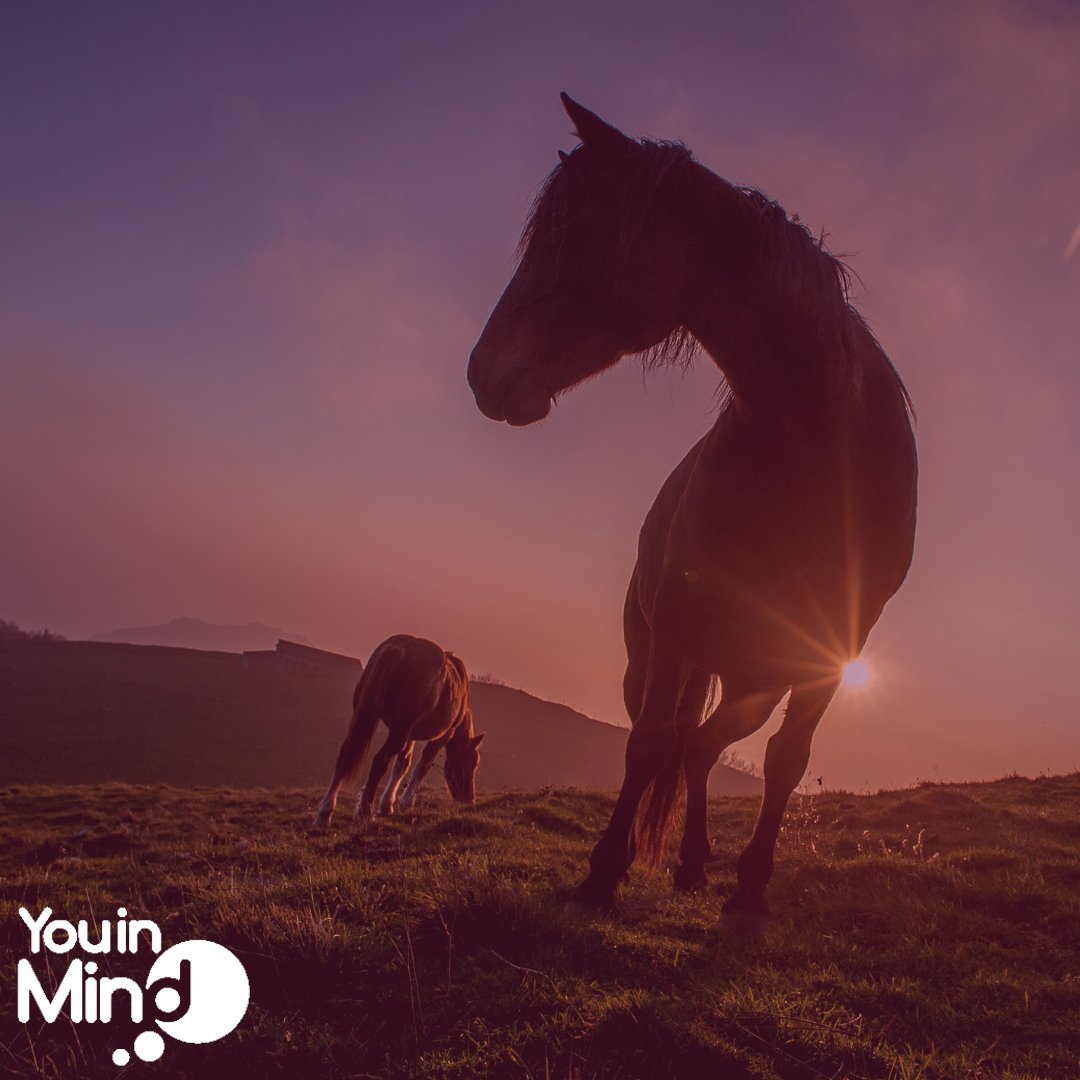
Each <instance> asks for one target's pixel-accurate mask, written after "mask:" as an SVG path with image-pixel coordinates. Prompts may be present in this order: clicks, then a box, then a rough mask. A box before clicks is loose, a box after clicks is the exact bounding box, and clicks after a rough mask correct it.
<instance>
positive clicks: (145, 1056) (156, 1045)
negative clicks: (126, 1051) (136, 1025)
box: [135, 1031, 165, 1061]
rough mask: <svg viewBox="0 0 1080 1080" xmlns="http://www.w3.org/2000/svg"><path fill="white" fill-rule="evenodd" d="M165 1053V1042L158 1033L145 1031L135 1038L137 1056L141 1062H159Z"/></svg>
mask: <svg viewBox="0 0 1080 1080" xmlns="http://www.w3.org/2000/svg"><path fill="white" fill-rule="evenodd" d="M164 1053H165V1040H164V1039H163V1038H162V1037H161V1036H160V1035H159V1034H158V1033H157V1032H156V1031H144V1032H143V1033H142V1034H141V1035H137V1036H136V1037H135V1056H136V1057H137V1058H138V1059H139V1060H140V1061H157V1059H158V1058H159V1057H161V1055H162V1054H164Z"/></svg>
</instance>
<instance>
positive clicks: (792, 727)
mask: <svg viewBox="0 0 1080 1080" xmlns="http://www.w3.org/2000/svg"><path fill="white" fill-rule="evenodd" d="M563 104H564V106H565V108H566V111H567V113H568V114H569V116H570V118H571V120H572V121H573V122H574V125H575V127H576V129H577V134H578V136H579V138H580V139H581V145H580V146H578V147H577V148H576V149H575V150H574V152H573V153H572V154H569V155H566V154H562V153H560V158H561V161H560V163H559V164H558V165H557V166H556V167H555V169H554V170H553V172H552V173H551V174H550V176H549V177H548V179H547V181H546V182H545V184H544V185H543V187H542V188H541V190H540V192H539V194H538V195H537V198H536V201H535V203H534V206H533V210H532V213H531V215H530V217H529V220H528V223H527V224H526V226H525V231H524V233H523V236H522V241H521V248H520V252H521V258H520V263H519V265H518V268H517V271H516V272H515V274H514V276H513V278H512V280H511V281H510V284H509V285H508V286H507V287H506V291H505V292H504V293H503V295H502V298H501V299H500V300H499V303H498V305H497V306H496V308H495V310H494V311H493V312H492V314H491V317H490V318H489V319H488V322H487V326H486V327H485V328H484V332H483V334H482V336H481V338H480V340H479V342H478V343H477V345H476V348H475V349H474V350H473V353H472V358H471V360H470V363H469V385H470V386H471V387H472V389H473V392H474V394H475V395H476V402H477V405H478V406H479V408H480V410H481V411H482V412H483V413H484V414H485V415H486V416H488V417H490V418H491V419H493V420H505V421H507V422H508V423H510V424H513V425H524V424H531V423H534V422H535V421H537V420H540V419H542V418H544V417H545V416H547V414H548V412H549V411H550V409H551V405H552V401H553V400H554V398H555V397H557V396H558V395H559V394H560V393H562V392H563V391H565V390H567V389H569V388H570V387H572V386H575V385H576V384H578V383H580V382H581V381H582V380H583V379H586V378H589V377H590V376H592V375H595V374H597V373H598V372H600V371H603V370H604V369H605V368H607V367H609V366H611V365H612V364H614V363H615V362H616V361H617V360H619V359H620V358H621V357H623V356H626V355H628V354H631V353H642V352H644V353H646V354H647V356H646V360H647V362H651V363H653V364H658V363H671V362H676V361H679V360H682V361H684V362H685V361H687V360H688V359H689V357H690V356H691V355H692V353H693V350H694V349H695V348H696V345H697V343H700V344H701V345H702V346H704V348H705V350H706V351H707V352H708V353H709V355H710V356H711V357H712V358H713V359H714V360H715V362H716V363H717V365H718V366H719V367H720V369H721V370H722V372H723V375H724V378H725V382H726V397H725V401H724V404H723V407H722V409H721V411H720V415H719V417H718V418H717V420H716V423H715V424H714V425H713V427H712V429H711V430H710V431H709V432H708V434H706V435H705V436H704V438H702V439H701V440H700V441H699V442H698V443H697V445H696V446H694V447H693V448H692V449H691V450H690V452H689V453H688V454H687V456H686V457H685V458H684V459H683V461H682V463H681V464H680V465H679V466H678V467H677V468H676V469H675V471H674V472H673V473H672V474H671V476H670V477H668V479H667V481H666V482H665V484H664V485H663V487H662V488H661V490H660V494H659V495H658V496H657V498H656V501H655V503H654V504H653V507H652V509H651V510H650V511H649V514H648V516H647V517H646V519H645V525H644V527H643V528H642V531H641V538H640V542H639V547H638V558H637V565H636V567H635V569H634V573H633V576H632V578H631V580H630V588H629V592H628V595H627V597H626V605H625V614H624V633H625V638H626V649H627V655H628V663H627V668H626V676H625V680H624V697H625V702H626V708H627V712H628V713H629V714H630V719H631V720H632V722H633V728H632V730H631V733H630V736H629V739H628V742H627V748H626V774H625V779H624V781H623V786H622V791H621V792H620V794H619V798H618V801H617V803H616V806H615V810H614V813H613V814H612V818H611V822H610V824H609V825H608V827H607V830H606V831H605V833H604V835H603V837H602V838H601V839H600V841H599V843H598V844H597V845H596V848H595V850H594V851H593V854H592V858H591V869H590V872H589V875H588V877H587V878H586V880H585V881H584V882H583V883H582V885H581V886H580V887H579V888H578V889H577V891H576V893H575V894H574V895H575V901H576V903H578V904H580V905H583V906H586V907H590V908H595V909H601V910H603V909H609V908H611V907H612V906H613V905H614V897H615V888H616V885H617V883H618V882H619V880H620V879H621V878H622V877H623V875H624V874H625V872H626V870H627V868H628V867H629V865H630V863H631V862H632V861H633V859H634V857H635V854H638V853H640V854H641V855H643V856H645V857H646V858H647V859H649V860H650V861H652V862H653V863H655V862H656V860H657V859H658V858H659V857H660V855H661V854H662V851H663V843H664V837H665V831H666V829H667V827H668V823H669V821H670V818H671V816H672V814H673V812H674V811H675V809H676V807H677V804H678V802H679V800H680V798H681V794H682V784H683V780H684V779H685V784H686V795H687V806H686V829H685V835H684V837H683V841H682V847H681V852H680V854H681V865H680V866H679V868H678V870H677V872H676V874H675V883H676V885H677V886H678V887H680V888H683V889H695V888H698V887H701V886H702V885H703V884H704V883H705V871H704V867H705V861H706V859H707V857H708V855H709V853H710V852H709V840H708V834H707V821H706V784H707V781H708V776H709V772H710V771H711V769H712V767H713V765H714V764H715V763H716V760H717V758H718V756H719V755H720V753H721V752H722V751H723V749H724V748H725V747H727V746H728V745H729V744H730V743H732V742H734V741H735V740H737V739H741V738H743V737H744V736H746V735H749V734H750V733H751V732H753V731H756V730H757V729H758V728H759V727H761V725H762V724H764V723H765V721H766V720H767V719H768V717H769V715H770V714H771V712H772V710H773V709H774V708H775V706H776V705H777V704H778V703H779V702H780V700H781V699H782V698H783V696H784V695H785V693H787V692H788V691H789V690H790V692H791V697H790V700H789V702H788V706H787V711H786V714H785V716H784V720H783V723H782V725H781V726H780V729H779V731H778V732H777V733H776V734H775V735H774V736H773V737H772V738H771V739H770V740H769V744H768V749H767V751H766V755H765V791H764V798H763V800H762V804H761V812H760V815H759V817H758V821H757V825H756V827H755V829H754V834H753V837H752V838H751V840H750V842H749V844H748V846H747V847H746V848H745V850H744V851H743V852H742V855H741V856H740V858H739V861H738V885H737V887H736V889H735V891H734V893H733V895H732V896H731V897H730V898H729V900H728V901H727V904H726V905H725V911H726V912H729V913H742V914H743V915H744V916H745V917H748V918H749V919H750V921H754V920H755V919H756V918H757V917H764V916H765V915H766V913H767V907H766V904H765V888H766V885H767V883H768V881H769V878H770V877H771V876H772V869H773V851H774V848H775V845H776V838H777V835H778V832H779V828H780V822H781V818H782V816H783V813H784V809H785V807H786V805H787V801H788V799H789V797H790V795H791V792H792V791H793V790H794V788H795V786H796V784H798V782H799V780H800V778H801V777H802V775H803V773H804V771H805V769H806V765H807V761H808V760H809V754H810V740H811V737H812V736H813V733H814V729H815V728H816V726H817V723H818V721H819V720H820V719H821V716H822V714H823V713H824V712H825V709H826V706H827V705H828V704H829V701H830V699H831V698H832V696H833V694H834V693H835V691H836V688H837V685H838V683H839V681H840V677H841V673H842V670H843V668H844V665H845V664H846V663H847V662H848V661H849V660H850V659H851V658H853V657H855V656H856V655H858V653H859V651H860V650H861V649H862V647H863V644H864V642H865V641H866V637H867V634H868V633H869V632H870V629H871V627H872V626H873V625H874V623H875V622H876V621H877V618H878V616H879V615H880V614H881V610H882V608H883V607H884V605H885V603H886V601H887V600H888V599H889V597H891V596H892V595H893V593H895V592H896V590H897V589H898V588H899V586H900V583H901V582H902V581H903V580H904V577H905V575H906V574H907V570H908V566H909V565H910V562H911V556H912V548H913V543H914V533H915V489H916V455H915V440H914V436H913V434H912V429H911V422H910V417H909V411H910V404H911V403H910V399H909V398H908V395H907V392H906V390H905V389H904V386H903V384H902V382H901V380H900V378H899V376H898V375H897V373H896V371H895V369H894V368H893V366H892V364H891V363H890V362H889V360H888V358H887V357H886V355H885V353H884V352H883V351H882V349H881V347H880V345H879V344H878V342H877V341H876V340H875V338H874V336H873V335H872V334H871V332H870V330H869V329H868V328H867V326H866V324H865V323H864V322H863V320H862V318H861V317H860V316H859V314H858V313H857V312H856V311H854V310H853V309H852V307H851V306H850V305H849V303H848V299H847V272H846V270H845V268H844V266H843V265H842V264H841V263H840V262H839V261H838V260H837V259H835V258H833V257H832V256H831V255H830V254H828V252H827V251H825V249H824V248H823V246H822V245H821V244H820V243H819V242H818V241H816V240H815V239H814V238H813V237H812V236H811V235H810V234H809V232H808V231H807V230H806V229H805V228H804V227H803V226H801V225H800V224H799V223H798V221H797V219H796V220H791V219H789V218H788V216H787V214H786V213H785V212H784V211H783V210H782V209H781V208H780V207H779V206H778V205H777V204H776V203H774V202H772V201H770V200H769V199H767V198H766V197H765V196H764V195H762V194H761V193H760V192H757V191H754V190H752V189H748V188H741V187H737V186H734V185H732V184H730V183H728V182H727V181H726V180H723V179H721V178H720V177H718V176H716V175H715V174H713V173H711V172H709V171H708V170H707V169H705V168H704V167H703V166H702V165H700V164H698V163H697V162H696V161H694V159H693V157H692V156H691V154H690V152H689V151H688V150H687V149H686V148H685V147H683V146H681V145H679V144H673V143H664V142H653V141H649V140H643V139H642V140H639V139H631V138H628V137H627V136H625V135H623V134H622V133H621V132H620V131H618V130H616V129H615V128H614V127H612V126H611V125H609V124H607V123H605V122H604V121H603V120H601V119H600V118H599V117H597V116H595V115H594V114H593V113H591V112H589V111H588V110H587V109H584V108H582V107H581V106H580V105H578V104H576V103H575V102H573V101H571V100H570V99H569V98H568V97H566V95H563ZM714 676H719V679H720V682H721V685H722V688H723V696H722V699H721V700H720V704H719V706H718V707H717V708H716V709H715V710H714V711H713V712H712V713H711V714H710V715H709V716H708V718H707V719H705V721H704V722H703V723H702V716H703V714H704V712H705V711H706V710H707V709H708V708H709V705H710V700H711V692H712V689H713V685H714Z"/></svg>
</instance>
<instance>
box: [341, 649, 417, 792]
mask: <svg viewBox="0 0 1080 1080" xmlns="http://www.w3.org/2000/svg"><path fill="white" fill-rule="evenodd" d="M404 655H405V650H404V649H402V648H401V646H400V645H380V646H379V648H377V649H376V650H375V652H374V653H373V654H372V656H371V659H370V660H369V661H368V666H367V667H366V668H364V673H363V674H362V675H361V676H360V681H359V682H358V683H357V684H356V689H355V690H354V691H353V706H352V722H351V723H350V724H349V731H348V733H347V734H346V736H345V741H344V742H343V743H342V744H341V749H340V750H339V751H338V757H337V765H336V767H335V769H334V773H335V775H337V776H339V777H341V778H342V779H343V780H349V779H351V778H352V777H353V776H355V775H356V773H357V772H358V771H359V769H360V766H361V765H362V764H363V762H364V758H365V757H366V756H367V752H368V748H369V747H370V746H371V740H372V738H373V737H374V735H375V729H376V728H377V727H378V726H379V720H380V718H381V716H382V711H383V706H384V700H385V691H386V676H387V673H388V671H389V670H391V669H392V668H393V667H394V665H395V664H397V663H398V661H399V660H401V658H402V657H403V656H404Z"/></svg>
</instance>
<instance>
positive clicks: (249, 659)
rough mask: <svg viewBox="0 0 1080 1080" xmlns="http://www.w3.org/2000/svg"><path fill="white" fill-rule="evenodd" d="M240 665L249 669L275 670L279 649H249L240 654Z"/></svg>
mask: <svg viewBox="0 0 1080 1080" xmlns="http://www.w3.org/2000/svg"><path fill="white" fill-rule="evenodd" d="M240 666H241V667H242V668H247V669H248V670H249V671H274V670H275V669H276V668H277V650H276V649H248V651H247V652H243V653H241V654H240Z"/></svg>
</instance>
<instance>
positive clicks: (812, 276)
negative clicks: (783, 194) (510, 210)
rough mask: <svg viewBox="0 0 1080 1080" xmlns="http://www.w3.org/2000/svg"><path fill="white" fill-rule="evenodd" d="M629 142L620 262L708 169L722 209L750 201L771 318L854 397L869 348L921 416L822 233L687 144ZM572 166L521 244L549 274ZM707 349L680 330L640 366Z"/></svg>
mask: <svg viewBox="0 0 1080 1080" xmlns="http://www.w3.org/2000/svg"><path fill="white" fill-rule="evenodd" d="M627 142H628V143H629V148H628V150H627V153H628V154H636V155H639V161H638V163H637V164H638V165H639V167H638V168H635V169H634V170H633V176H634V178H635V179H634V187H633V190H632V191H631V192H630V197H629V199H628V200H627V201H626V203H625V205H624V208H623V215H622V220H621V222H620V225H619V237H618V253H619V255H620V256H621V257H625V255H626V254H627V252H629V251H630V249H631V248H632V247H633V245H634V242H635V240H636V239H637V238H638V237H639V235H640V232H641V229H642V223H643V222H645V221H646V220H648V213H649V211H650V209H651V208H652V207H653V206H655V205H656V203H657V202H658V201H659V200H660V199H662V198H665V197H678V196H677V195H675V194H674V189H676V188H677V186H678V185H680V184H685V183H686V181H687V180H688V179H689V178H690V174H691V172H692V171H695V170H700V172H701V174H703V175H704V176H705V177H707V179H708V183H709V186H710V188H711V189H712V191H714V192H715V194H716V196H717V203H726V204H727V205H730V195H731V194H732V193H735V194H736V195H737V196H740V197H741V199H742V200H743V202H744V208H745V211H746V212H747V213H748V214H749V215H750V218H751V220H752V222H753V224H754V231H755V232H756V235H757V238H758V243H757V250H756V252H755V253H754V257H753V263H752V266H751V267H750V268H749V274H750V276H751V279H752V281H753V283H754V284H753V288H754V291H755V292H760V294H761V295H762V296H767V297H768V298H769V299H768V303H769V304H770V314H771V315H772V316H775V317H778V321H779V322H780V323H781V325H784V326H786V327H788V328H790V329H791V330H792V331H794V332H795V333H794V338H793V339H794V340H798V341H800V342H801V343H802V345H803V346H805V347H808V348H810V349H812V350H813V351H814V352H815V353H816V354H818V355H820V356H823V357H829V358H831V359H832V361H833V364H834V370H835V365H839V370H838V371H837V374H838V375H840V378H841V381H842V384H843V385H845V386H846V387H847V389H848V390H849V391H850V392H852V393H856V394H857V393H858V385H859V381H860V380H859V372H858V367H857V366H856V364H855V363H854V360H855V357H856V356H857V355H858V354H859V353H860V352H861V351H862V350H864V349H866V348H867V347H869V348H871V349H874V350H876V351H877V352H879V353H880V354H881V356H882V357H883V358H884V359H885V361H886V363H887V364H888V367H889V369H890V371H891V372H892V376H893V378H894V379H895V380H896V389H897V392H898V393H899V395H900V397H901V398H902V400H903V402H904V407H905V409H906V410H907V411H908V413H909V414H910V415H911V416H912V417H914V407H913V405H912V401H911V397H910V395H909V394H908V391H907V388H906V387H905V386H904V384H903V381H902V380H901V378H900V375H899V373H898V372H897V371H896V369H895V368H894V367H893V365H892V362H891V361H890V360H889V359H888V357H887V355H886V354H885V351H884V349H882V347H881V345H880V344H879V342H878V340H877V338H876V337H875V336H874V334H873V332H872V331H871V330H870V328H869V326H868V325H867V324H866V321H865V319H864V318H863V316H862V314H861V313H860V312H859V311H858V310H857V309H856V308H855V307H854V306H853V304H852V302H851V295H850V293H851V282H852V279H856V280H857V275H856V274H855V273H854V271H852V270H851V268H850V267H848V266H847V265H846V264H845V263H844V261H843V260H842V259H840V258H838V257H837V256H836V255H834V254H833V253H832V252H831V251H829V249H828V248H827V247H826V245H825V235H824V234H822V235H820V236H815V235H814V233H812V232H811V231H810V229H809V228H807V226H806V225H805V224H804V223H803V222H802V221H801V220H800V219H799V216H798V214H791V215H789V214H788V212H787V211H786V210H785V209H784V208H783V207H782V206H781V205H780V204H779V203H778V202H776V201H775V200H774V199H770V198H769V197H768V196H767V195H765V194H764V193H763V192H761V191H759V190H758V189H757V188H753V187H745V186H740V185H735V184H731V183H729V182H728V181H727V180H724V179H723V178H722V177H720V176H717V175H716V174H715V173H712V172H710V171H708V170H706V169H705V168H704V167H703V166H701V165H700V164H699V163H698V162H696V161H695V159H694V156H693V154H692V153H691V151H690V149H689V148H688V147H687V146H685V145H684V144H683V143H681V142H667V141H661V140H656V139H644V138H643V139H628V140H627ZM568 161H569V157H565V158H563V159H562V160H560V162H559V163H558V164H557V165H556V166H555V168H554V169H552V170H551V172H550V173H549V174H548V175H547V177H546V178H545V179H544V181H543V182H542V184H541V185H540V187H539V189H538V190H537V193H536V196H535V197H534V199H533V202H532V205H531V207H530V210H529V215H528V217H527V219H526V221H525V226H524V228H523V229H522V233H521V238H520V240H519V241H518V247H517V253H516V255H517V260H518V261H519V262H520V260H521V259H522V257H523V256H524V254H525V251H526V250H527V249H528V248H529V246H530V245H531V244H533V243H536V244H540V245H542V246H543V247H544V248H545V249H546V252H545V254H546V256H547V258H548V259H549V260H550V263H551V265H553V266H555V267H556V268H557V267H558V264H559V261H560V259H561V256H562V249H563V239H564V237H565V235H566V230H567V228H568V225H569V215H568V213H567V206H568V201H569V193H570V192H569V187H570V185H569V183H568V174H567V162H568ZM724 196H727V198H726V199H725V198H724ZM556 272H557V269H556ZM699 348H700V345H699V343H698V341H697V339H696V338H695V337H694V336H693V335H692V334H691V333H690V331H689V330H688V329H687V327H685V326H676V327H675V329H674V330H672V332H671V333H670V334H669V335H668V336H667V337H666V338H665V339H664V340H663V341H660V342H658V343H657V344H656V345H654V346H653V347H652V348H651V349H648V350H647V351H645V352H644V353H642V354H641V358H642V361H643V363H644V366H645V368H646V370H653V369H656V368H660V367H667V366H679V367H682V368H684V369H685V368H687V367H689V365H690V363H691V362H692V361H693V359H694V357H695V356H696V355H697V352H698V349H699ZM729 398H730V396H729V394H728V393H727V392H726V390H725V391H724V392H723V394H722V401H723V402H725V403H726V401H728V400H729Z"/></svg>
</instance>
